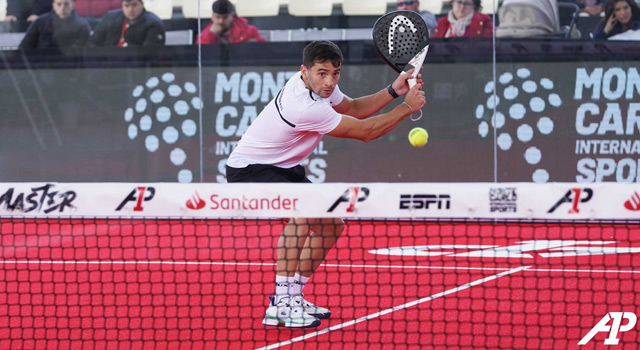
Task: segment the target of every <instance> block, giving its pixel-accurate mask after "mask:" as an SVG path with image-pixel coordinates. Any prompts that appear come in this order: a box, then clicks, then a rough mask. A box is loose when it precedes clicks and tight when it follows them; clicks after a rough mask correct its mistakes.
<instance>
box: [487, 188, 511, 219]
mask: <svg viewBox="0 0 640 350" xmlns="http://www.w3.org/2000/svg"><path fill="white" fill-rule="evenodd" d="M489 207H490V210H491V212H492V213H495V212H500V213H515V212H517V211H518V195H517V194H516V188H515V187H500V188H491V189H489Z"/></svg>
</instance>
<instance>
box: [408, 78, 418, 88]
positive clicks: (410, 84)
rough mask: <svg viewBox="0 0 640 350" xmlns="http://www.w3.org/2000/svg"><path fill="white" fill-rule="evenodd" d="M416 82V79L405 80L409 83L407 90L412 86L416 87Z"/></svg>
mask: <svg viewBox="0 0 640 350" xmlns="http://www.w3.org/2000/svg"><path fill="white" fill-rule="evenodd" d="M417 82H418V79H416V78H410V79H407V83H409V89H411V88H412V87H414V85H416V83H417Z"/></svg>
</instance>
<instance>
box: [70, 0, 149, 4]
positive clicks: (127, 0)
mask: <svg viewBox="0 0 640 350" xmlns="http://www.w3.org/2000/svg"><path fill="white" fill-rule="evenodd" d="M132 1H134V0H122V2H132ZM138 1H140V2H141V3H142V2H143V1H142V0H138ZM74 2H75V1H74Z"/></svg>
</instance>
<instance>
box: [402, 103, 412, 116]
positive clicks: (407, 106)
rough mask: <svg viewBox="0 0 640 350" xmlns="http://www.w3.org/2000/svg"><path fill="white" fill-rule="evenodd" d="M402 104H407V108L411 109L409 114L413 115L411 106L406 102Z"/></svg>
mask: <svg viewBox="0 0 640 350" xmlns="http://www.w3.org/2000/svg"><path fill="white" fill-rule="evenodd" d="M402 104H403V105H405V106H407V107H408V108H409V110H410V111H411V115H413V113H414V112H413V108H411V106H410V105H409V104H408V103H407V102H402Z"/></svg>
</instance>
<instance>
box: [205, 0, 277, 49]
mask: <svg viewBox="0 0 640 350" xmlns="http://www.w3.org/2000/svg"><path fill="white" fill-rule="evenodd" d="M211 9H212V11H213V14H212V15H211V23H210V24H209V25H208V26H207V27H206V28H204V30H203V31H202V33H200V35H198V39H197V41H196V43H198V44H218V43H223V44H235V43H242V42H246V41H265V40H264V38H262V37H261V36H260V33H259V32H258V28H256V27H254V26H252V25H250V24H249V22H248V21H247V19H246V18H242V17H238V16H237V15H236V9H235V7H234V6H233V4H232V3H231V2H230V1H229V0H217V1H216V2H214V3H213V6H211Z"/></svg>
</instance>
